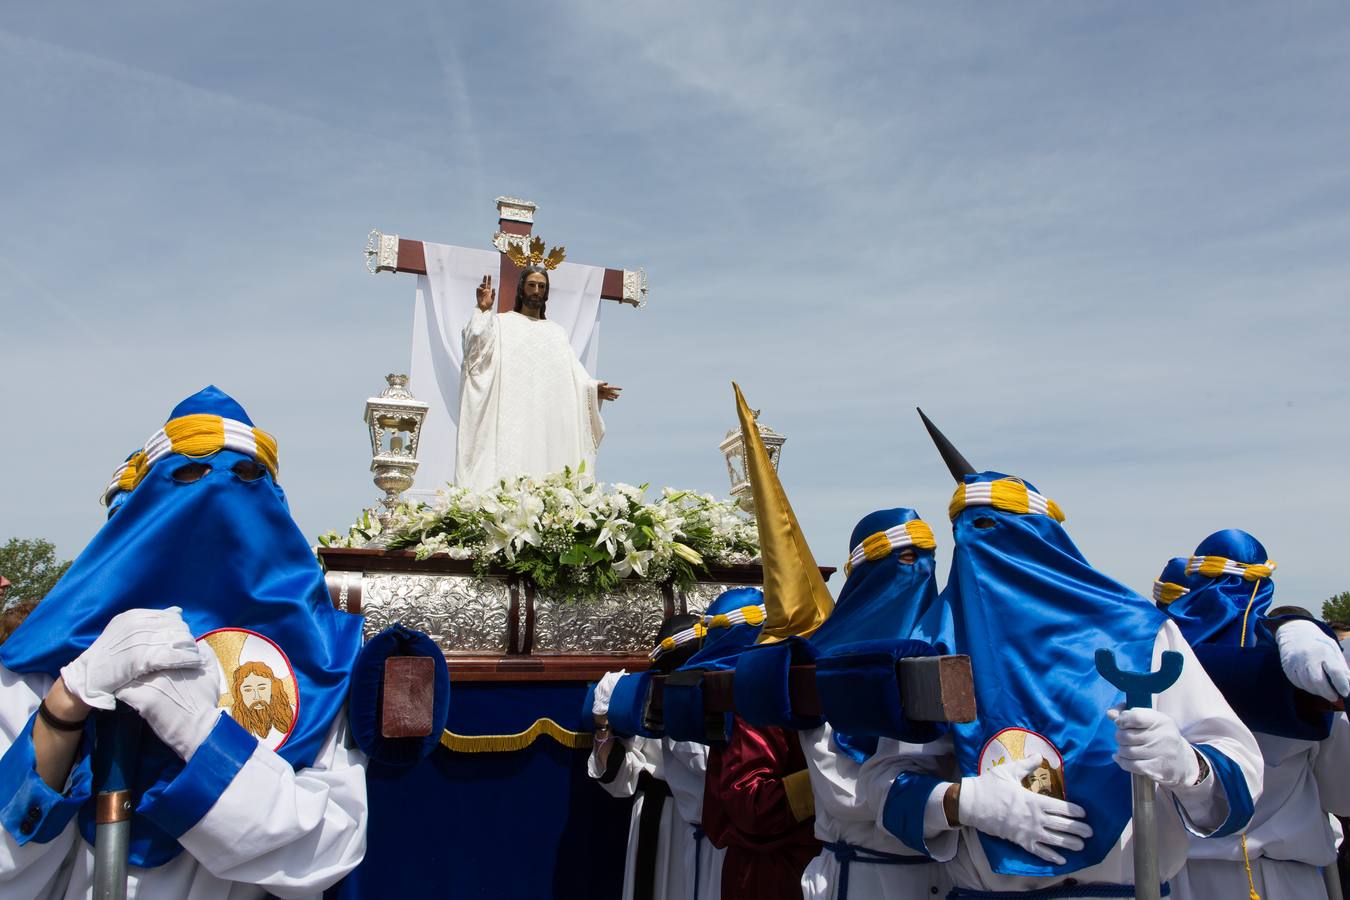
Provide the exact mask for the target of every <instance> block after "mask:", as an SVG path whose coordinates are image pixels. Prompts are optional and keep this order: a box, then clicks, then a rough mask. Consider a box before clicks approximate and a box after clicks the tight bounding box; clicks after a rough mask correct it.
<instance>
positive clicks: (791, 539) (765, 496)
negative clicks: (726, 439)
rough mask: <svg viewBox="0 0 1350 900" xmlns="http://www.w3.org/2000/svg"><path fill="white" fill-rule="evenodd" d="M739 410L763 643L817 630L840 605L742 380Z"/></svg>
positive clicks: (739, 391)
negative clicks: (755, 536) (760, 570)
mask: <svg viewBox="0 0 1350 900" xmlns="http://www.w3.org/2000/svg"><path fill="white" fill-rule="evenodd" d="M732 387H733V388H734V389H735V391H736V413H737V415H738V416H739V417H740V420H741V439H742V440H743V441H744V443H745V468H746V473H747V475H748V476H749V479H750V489H751V491H752V493H753V494H754V498H755V521H756V524H757V525H758V526H759V551H760V559H761V562H762V565H763V566H764V607H765V615H766V618H765V621H764V629H763V631H762V633H761V634H760V642H761V643H771V642H773V641H781V640H783V639H784V638H787V637H793V636H800V637H805V636H807V635H810V634H812V633H813V632H814V631H815V630H816V629H817V628H819V627H820V625H821V623H822V622H824V621H825V618H826V617H827V616H828V615H829V614H830V610H831V609H832V608H833V607H834V599H833V598H832V597H831V596H830V592H829V590H828V589H827V588H826V587H825V579H824V578H822V577H821V575H820V567H819V566H817V565H816V560H815V557H814V556H813V555H812V554H811V548H810V547H808V546H807V545H806V538H805V537H803V536H802V530H801V526H800V525H798V524H797V516H796V515H795V514H794V513H793V512H792V504H790V503H788V499H787V495H786V494H785V493H784V492H783V485H782V484H781V483H780V482H779V481H778V473H777V472H776V471H774V467H773V463H771V462H770V461H769V452H768V450H766V449H765V447H764V441H763V440H762V439H761V438H760V436H759V428H758V427H756V426H755V416H754V414H753V413H752V412H751V411H750V407H749V405H748V404H746V402H745V396H744V395H743V394H741V389H740V386H739V385H736V384H734V383H733V384H732Z"/></svg>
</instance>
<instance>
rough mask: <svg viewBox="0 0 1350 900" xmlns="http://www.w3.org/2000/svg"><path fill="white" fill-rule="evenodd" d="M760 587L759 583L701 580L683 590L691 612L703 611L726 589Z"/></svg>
mask: <svg viewBox="0 0 1350 900" xmlns="http://www.w3.org/2000/svg"><path fill="white" fill-rule="evenodd" d="M743 587H760V585H757V584H714V583H712V582H699V583H698V584H696V585H694V586H693V587H691V588H689V590H687V591H681V592H680V593H681V595H682V596H683V597H684V604H685V609H686V610H687V611H688V612H691V613H702V612H703V611H704V610H705V609H707V608H708V606H709V605H710V604H711V603H712V602H713V601H714V600H716V599H717V598H718V597H720V596H722V593H723V592H724V591H729V590H731V589H732V588H743Z"/></svg>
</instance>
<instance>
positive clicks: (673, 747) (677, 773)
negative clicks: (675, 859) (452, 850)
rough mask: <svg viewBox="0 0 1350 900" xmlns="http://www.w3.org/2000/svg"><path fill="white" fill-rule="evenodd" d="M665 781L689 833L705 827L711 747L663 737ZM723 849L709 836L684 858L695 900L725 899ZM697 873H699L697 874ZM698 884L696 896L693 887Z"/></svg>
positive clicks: (693, 845)
mask: <svg viewBox="0 0 1350 900" xmlns="http://www.w3.org/2000/svg"><path fill="white" fill-rule="evenodd" d="M661 749H662V751H663V758H664V760H665V770H666V782H667V783H668V784H669V785H670V794H671V796H672V797H674V799H675V807H676V809H677V810H679V813H680V819H682V820H683V821H685V822H688V823H689V830H690V834H691V835H692V834H693V831H694V829H695V828H698V827H699V826H701V825H702V824H703V791H704V787H705V786H706V784H707V779H708V748H707V747H706V746H705V745H703V744H695V743H692V742H690V741H673V740H671V739H670V738H663V739H662V741H661ZM726 855H727V851H726V850H725V849H724V848H720V847H714V846H713V845H712V842H711V841H709V840H708V839H707V838H706V837H704V838H697V837H695V838H694V839H693V840H691V841H690V842H689V845H688V850H687V854H686V858H685V872H686V875H685V880H686V881H687V882H688V883H689V893H688V895H687V896H688V897H690V898H692V900H719V898H720V897H721V896H722V859H723V857H725V856H726ZM695 870H697V872H696V871H695ZM696 884H697V885H698V892H697V894H696V893H695V892H694V885H696Z"/></svg>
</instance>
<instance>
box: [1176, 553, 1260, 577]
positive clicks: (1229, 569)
mask: <svg viewBox="0 0 1350 900" xmlns="http://www.w3.org/2000/svg"><path fill="white" fill-rule="evenodd" d="M1274 571H1275V563H1274V562H1273V561H1272V560H1269V559H1268V560H1266V561H1265V562H1264V563H1242V562H1238V561H1237V560H1235V559H1227V558H1226V557H1223V556H1192V557H1191V558H1190V559H1188V560H1187V561H1186V574H1187V575H1203V576H1205V577H1206V578H1218V577H1219V576H1220V575H1241V576H1242V577H1243V579H1244V580H1246V581H1257V580H1259V579H1262V578H1269V577H1270V575H1271V573H1272V572H1274Z"/></svg>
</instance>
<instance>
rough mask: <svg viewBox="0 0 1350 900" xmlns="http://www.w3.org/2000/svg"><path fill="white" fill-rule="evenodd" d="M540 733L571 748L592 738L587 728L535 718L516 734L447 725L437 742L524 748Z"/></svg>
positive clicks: (452, 747) (464, 747)
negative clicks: (470, 731)
mask: <svg viewBox="0 0 1350 900" xmlns="http://www.w3.org/2000/svg"><path fill="white" fill-rule="evenodd" d="M544 735H547V736H549V737H551V738H553V740H555V741H557V742H558V743H559V744H562V745H563V746H564V747H567V748H568V749H571V750H586V749H589V748H590V746H591V743H592V742H593V737H592V736H591V734H590V733H589V732H585V731H569V730H568V729H566V728H563V727H562V726H561V725H559V724H558V723H557V722H555V721H553V720H552V719H536V720H535V723H534V724H533V725H531V726H530V727H529V728H526V729H525V730H524V731H521V732H518V733H516V734H455V733H454V732H453V731H451V730H450V729H448V728H447V729H446V730H445V733H444V734H442V735H441V746H442V747H444V748H445V749H447V750H449V751H451V752H453V753H511V752H513V751H516V750H524V749H525V748H526V747H528V746H530V745H531V744H533V743H534V742H535V741H536V740H538V739H539V738H540V737H543V736H544Z"/></svg>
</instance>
